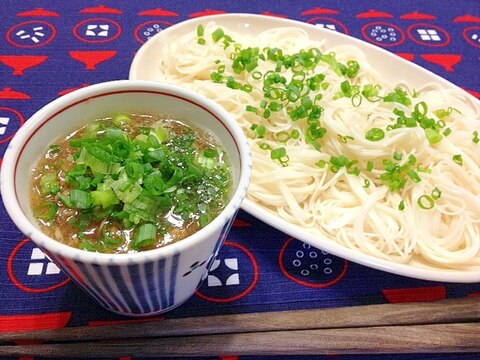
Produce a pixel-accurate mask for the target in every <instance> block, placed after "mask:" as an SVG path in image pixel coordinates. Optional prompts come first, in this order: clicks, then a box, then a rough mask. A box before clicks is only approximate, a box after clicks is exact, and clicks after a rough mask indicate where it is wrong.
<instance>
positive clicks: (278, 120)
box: [159, 23, 480, 269]
mask: <svg viewBox="0 0 480 360" xmlns="http://www.w3.org/2000/svg"><path fill="white" fill-rule="evenodd" d="M216 28H217V26H216V25H215V24H212V23H209V24H206V25H205V33H209V32H210V33H211V32H212V31H214V30H215V29H216ZM225 33H228V34H229V35H230V36H231V37H232V38H233V39H234V40H235V41H236V42H238V43H240V44H241V45H242V47H243V48H247V47H250V46H251V47H259V48H260V49H262V48H265V47H276V48H281V49H283V50H284V52H285V53H289V54H291V53H295V52H297V51H299V50H301V49H309V48H312V47H315V48H318V49H320V50H321V51H322V52H324V53H330V52H334V53H335V54H336V58H337V60H338V61H340V62H346V61H347V60H356V61H358V63H359V64H360V72H359V73H358V75H357V76H356V77H355V79H354V84H358V85H361V86H363V85H365V84H369V83H373V84H380V85H381V86H382V91H384V92H385V93H386V92H388V91H391V90H392V89H394V88H395V87H397V86H401V87H402V88H403V89H405V90H406V91H407V92H408V93H409V94H410V96H412V95H413V93H414V91H415V97H416V98H415V102H420V101H425V103H426V104H428V115H430V116H432V117H433V116H434V115H433V113H434V111H436V110H438V109H446V108H447V107H451V108H454V109H456V110H458V111H453V112H452V113H451V114H450V115H449V116H447V117H446V118H444V119H443V120H444V121H445V123H446V124H445V125H446V126H447V127H449V128H451V130H452V132H451V134H450V135H449V136H447V137H444V138H443V139H442V141H440V142H439V143H436V144H430V143H429V141H428V140H427V139H426V137H425V133H424V129H422V128H421V127H419V126H417V127H412V128H405V127H403V128H399V129H393V130H391V131H387V132H386V136H385V138H383V139H382V140H380V141H377V142H372V141H369V140H366V139H365V132H366V131H367V130H368V129H370V128H372V127H377V128H385V127H386V126H387V125H388V124H391V123H392V117H394V116H393V113H392V111H393V109H394V108H398V109H400V110H403V111H405V113H407V114H408V113H410V112H411V110H412V109H411V108H408V107H406V106H404V105H402V104H398V103H386V102H383V101H375V102H370V101H362V102H361V104H360V106H353V105H352V100H351V99H350V98H340V99H336V100H333V96H334V94H335V93H337V92H338V91H339V87H340V82H341V79H340V78H339V77H338V76H337V75H336V74H335V73H334V72H333V71H332V69H331V68H330V67H329V66H328V65H327V64H323V65H319V66H318V68H317V71H318V72H322V73H324V74H326V79H325V81H328V82H330V84H331V86H330V87H329V88H328V89H327V90H326V91H323V98H322V101H321V105H322V106H323V108H324V113H323V114H322V115H321V124H322V126H323V127H325V128H326V129H327V133H326V135H325V137H324V138H322V140H321V144H322V147H321V150H320V151H318V150H316V149H315V148H314V147H313V146H312V145H311V144H309V143H308V142H306V141H305V138H304V137H303V136H301V137H300V138H298V139H293V138H290V139H289V140H288V141H287V142H286V143H285V144H282V146H285V148H286V150H287V154H288V157H289V161H288V165H287V166H282V164H280V163H279V162H278V161H273V160H272V159H271V158H270V152H269V151H266V150H263V149H262V148H261V147H260V144H262V143H267V144H269V145H271V146H272V147H278V140H277V138H276V136H275V134H278V133H279V132H284V131H287V132H290V131H291V130H292V129H297V130H299V131H300V133H302V134H304V133H305V130H306V123H305V122H304V121H296V122H292V121H291V120H290V119H289V118H288V116H287V114H286V110H285V109H283V110H282V111H279V112H277V113H272V116H271V117H270V119H269V120H268V121H267V120H265V119H263V118H261V117H259V116H257V115H255V114H254V113H252V112H248V111H245V109H246V106H247V105H255V106H258V104H259V103H260V101H261V99H262V97H263V91H262V87H261V86H262V83H261V82H260V81H257V82H255V81H252V79H251V78H249V76H250V75H249V74H248V73H242V74H240V75H237V74H235V73H233V72H232V70H231V69H230V68H229V67H228V65H227V67H226V70H225V74H226V75H232V76H235V77H236V78H237V79H238V80H239V81H242V82H249V83H250V84H251V85H252V86H253V90H252V91H251V92H250V93H247V92H245V91H240V90H234V89H230V88H228V87H226V86H225V85H224V84H216V83H214V82H213V81H212V80H211V78H210V74H211V72H212V71H215V70H217V68H218V61H217V60H220V62H221V63H224V64H229V63H231V60H230V58H229V56H230V53H231V50H228V49H227V50H225V49H224V48H223V46H219V45H218V44H215V43H213V42H212V41H211V40H209V39H208V37H207V36H206V38H207V42H206V44H204V45H199V44H198V43H197V42H198V38H197V34H196V33H195V32H192V33H191V34H187V35H184V36H183V37H181V38H179V39H177V41H175V42H171V43H169V44H166V45H164V47H163V48H162V49H161V50H160V54H161V56H159V58H160V59H161V62H160V63H159V67H160V69H161V71H162V72H163V75H164V78H163V80H166V81H168V82H173V83H178V84H182V85H185V86H188V87H190V88H193V89H194V90H196V91H198V92H200V93H202V94H204V95H206V96H207V97H209V98H211V99H214V100H215V101H216V102H217V103H218V104H220V105H221V106H223V107H224V108H225V109H226V110H228V111H229V112H230V113H231V114H232V115H233V116H234V117H235V119H236V120H237V122H238V124H240V125H241V127H242V128H243V129H244V131H245V133H246V134H247V135H249V141H250V142H251V149H252V153H253V157H254V166H253V178H252V182H251V185H250V187H249V191H248V198H249V199H250V200H252V201H254V202H255V203H257V204H259V205H261V206H262V207H264V208H266V209H268V210H270V211H272V212H273V213H275V214H277V215H278V216H279V217H281V218H283V219H285V220H286V221H288V222H289V223H292V224H297V225H300V226H302V227H303V228H305V229H307V230H308V231H311V232H313V233H314V234H321V235H322V236H325V237H327V238H329V239H332V240H334V241H336V242H338V243H340V244H343V245H344V246H346V247H348V248H352V249H358V250H359V251H362V252H364V253H367V254H371V255H374V256H376V257H379V258H382V259H387V260H390V261H394V262H399V263H408V262H409V261H411V259H412V257H418V256H420V257H421V258H423V260H426V261H427V262H430V263H435V264H436V265H441V266H444V267H449V268H455V269H461V268H462V267H467V266H472V265H480V166H479V164H480V144H478V143H475V142H473V141H472V131H474V130H477V131H479V130H480V120H479V118H480V116H479V115H480V114H479V110H478V106H476V105H475V104H474V103H473V101H475V100H472V99H471V98H470V97H469V96H466V95H465V94H464V93H463V92H462V91H457V90H452V89H448V90H444V89H442V88H441V87H440V86H438V85H435V84H427V85H425V86H424V87H423V88H416V89H411V88H410V87H409V86H408V84H406V83H402V84H384V83H383V81H382V77H381V74H379V73H378V72H377V71H376V70H375V69H373V68H372V67H371V66H370V65H369V64H368V62H367V61H366V59H365V56H364V54H363V53H362V52H361V51H360V50H359V49H357V48H355V47H352V46H337V47H331V48H328V49H327V48H325V46H324V44H322V43H321V42H314V41H312V40H310V39H309V38H308V36H307V34H306V33H305V32H304V31H302V30H301V29H297V28H278V29H272V30H269V31H265V32H263V33H261V34H259V35H258V36H250V35H245V34H240V33H235V32H232V31H229V30H228V29H225ZM216 61H217V63H216ZM267 65H268V66H269V67H267ZM258 70H259V71H260V72H262V73H265V72H267V71H268V70H271V64H267V63H266V62H265V63H263V62H260V63H259V68H258ZM286 76H288V74H286ZM417 96H418V97H417ZM364 100H365V99H364ZM252 124H257V125H260V124H261V125H264V126H265V127H266V130H267V136H266V138H258V137H255V136H253V135H252V130H251V126H252ZM339 135H340V136H339ZM342 136H343V137H347V138H348V139H353V140H350V141H345V142H344V141H340V137H342ZM394 152H399V153H401V154H403V155H404V156H403V157H402V159H403V160H402V161H401V163H402V162H405V161H406V159H407V157H408V155H410V154H412V155H414V156H415V157H416V159H417V163H418V164H421V165H422V166H423V168H425V169H429V170H430V173H427V172H426V173H422V174H421V177H422V181H420V182H419V183H415V182H412V181H409V182H407V184H406V186H405V187H404V188H403V189H402V190H400V191H390V190H389V189H388V187H387V186H385V185H383V184H382V182H381V181H379V175H380V173H381V170H380V169H381V168H382V167H381V162H382V159H391V157H392V154H393V153H394ZM341 154H343V155H345V156H347V157H348V158H349V159H356V160H357V161H358V165H359V167H360V168H362V169H364V168H365V167H366V164H367V163H368V162H369V161H373V162H374V163H375V168H374V170H373V171H371V172H368V171H362V172H361V174H360V175H358V176H354V175H352V174H348V173H347V172H346V169H345V168H341V169H340V170H339V171H338V172H336V173H335V172H332V171H331V170H330V169H329V168H328V166H324V167H323V168H322V167H319V166H318V163H319V160H322V159H323V160H325V161H326V162H328V161H329V159H330V158H331V156H339V155H341ZM458 154H461V157H462V159H463V164H462V165H461V166H460V165H459V164H458V163H456V162H455V161H453V160H452V157H453V156H454V155H458ZM366 179H368V180H367V182H369V184H370V186H368V187H366V186H365V184H366ZM435 188H437V189H440V190H441V197H440V198H439V199H437V200H436V201H435V206H434V207H433V208H431V209H428V210H426V209H423V208H421V207H420V206H418V204H417V201H418V198H419V197H420V196H422V195H423V194H430V193H431V192H432V191H433V190H434V189H435ZM402 201H403V204H404V209H403V210H400V209H399V203H400V202H402Z"/></svg>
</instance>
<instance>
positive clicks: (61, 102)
mask: <svg viewBox="0 0 480 360" xmlns="http://www.w3.org/2000/svg"><path fill="white" fill-rule="evenodd" d="M118 91H125V92H132V91H133V92H134V91H153V92H156V93H158V95H162V94H164V95H165V94H166V95H174V96H177V97H179V98H180V99H181V100H183V101H188V102H190V103H193V104H194V105H195V106H199V107H201V108H203V109H204V110H206V111H207V112H209V113H210V114H212V115H213V116H214V117H216V118H217V119H218V120H219V121H220V122H221V123H222V124H223V126H224V127H225V128H226V129H227V131H228V132H229V133H230V134H231V137H232V139H233V141H234V142H235V143H236V145H237V149H238V154H239V162H240V169H239V170H240V171H239V176H238V185H237V187H236V189H234V191H233V192H232V195H231V197H230V200H229V202H228V204H227V205H226V206H225V208H224V209H223V210H222V211H221V212H220V214H218V215H217V217H216V218H215V219H213V220H212V221H211V222H210V223H209V224H208V225H207V226H205V227H204V228H202V229H200V230H199V231H197V232H195V233H194V234H192V235H190V236H188V237H187V238H185V239H182V240H181V241H178V242H175V243H172V244H169V245H167V246H164V247H161V248H157V249H152V250H146V251H140V252H136V253H125V254H107V253H98V252H89V251H85V250H81V249H77V248H74V247H71V246H69V245H66V244H63V243H61V242H59V241H57V240H54V239H52V238H50V237H49V236H47V235H45V234H44V233H43V232H42V231H41V230H40V229H38V228H37V227H36V226H35V225H34V224H33V223H32V222H31V221H30V220H29V219H28V217H27V216H26V214H25V213H24V211H23V209H22V208H21V206H20V204H19V202H18V199H17V196H16V192H15V178H16V171H15V169H16V164H17V162H18V159H20V157H21V156H22V152H23V148H24V146H25V145H26V144H27V143H28V142H29V141H30V140H32V139H34V137H35V136H36V134H35V132H36V130H37V129H38V128H39V127H40V126H41V125H42V124H43V123H44V122H46V120H48V119H49V118H53V117H55V116H56V115H57V114H58V112H59V110H60V109H65V108H66V107H68V106H71V107H74V106H76V105H78V104H79V103H83V102H85V100H87V99H90V98H92V97H95V96H100V95H102V94H103V95H105V94H108V93H111V92H118ZM62 111H63V110H62ZM61 134H63V132H59V133H57V134H56V136H55V137H57V136H60V135H61ZM55 137H52V139H51V140H54V138H55ZM251 169H252V158H251V154H250V148H249V145H248V141H247V139H246V136H245V134H244V133H243V131H242V129H241V128H240V126H239V125H238V124H237V123H236V122H235V121H234V119H233V118H232V116H231V115H230V114H229V113H228V112H227V111H226V110H225V109H223V108H222V107H221V106H220V105H218V104H217V103H215V102H214V101H213V100H210V99H208V98H207V97H206V96H203V95H201V94H198V93H196V92H194V91H193V90H190V89H187V88H186V87H183V86H180V85H174V84H170V83H166V82H159V81H150V80H113V81H107V82H101V83H97V84H93V85H89V86H87V87H83V88H80V89H77V90H74V91H72V92H70V93H68V94H65V95H63V96H61V97H59V98H56V99H55V100H53V101H51V102H49V103H48V104H46V105H45V106H43V107H42V108H41V109H39V110H38V111H36V112H35V113H34V114H33V115H32V116H30V118H29V119H28V120H27V121H26V122H25V124H24V125H23V126H22V127H20V129H19V130H18V131H17V132H16V134H15V135H14V137H13V138H12V140H11V141H10V143H9V145H8V147H7V150H6V151H5V154H4V157H3V161H2V166H1V171H0V191H1V194H2V198H3V203H4V206H5V208H6V210H7V213H8V214H9V216H10V218H11V219H12V221H13V222H14V224H15V225H16V226H17V227H18V229H19V230H20V231H21V232H22V233H23V234H25V235H26V236H27V237H29V238H30V239H31V240H32V241H33V242H34V243H35V244H36V245H38V246H39V247H40V248H42V249H44V250H46V251H47V252H48V253H51V254H53V255H57V256H61V257H64V258H66V259H71V260H75V261H80V262H83V263H90V264H114V265H125V264H138V263H143V262H146V261H151V260H153V259H158V258H168V257H172V256H174V255H176V254H179V253H181V252H183V251H185V250H187V249H189V248H191V247H195V246H198V245H199V244H200V243H201V242H203V241H205V238H206V237H208V236H209V233H210V232H211V231H212V230H213V231H214V230H215V229H218V228H220V229H221V228H223V227H224V226H225V225H226V224H228V222H229V220H230V219H231V218H232V219H233V218H234V217H235V215H236V212H237V211H238V209H239V208H240V205H241V202H242V200H243V198H244V197H245V195H246V189H247V187H248V184H249V181H250V177H251ZM47 255H48V254H47Z"/></svg>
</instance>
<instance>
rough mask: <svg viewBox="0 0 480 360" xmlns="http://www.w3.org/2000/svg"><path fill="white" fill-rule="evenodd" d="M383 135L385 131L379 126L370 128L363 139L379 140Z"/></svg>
mask: <svg viewBox="0 0 480 360" xmlns="http://www.w3.org/2000/svg"><path fill="white" fill-rule="evenodd" d="M384 137H385V132H384V131H383V130H382V129H380V128H371V129H370V130H368V131H367V132H366V134H365V139H367V140H370V141H380V140H382V139H383V138H384Z"/></svg>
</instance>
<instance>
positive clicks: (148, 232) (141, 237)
mask: <svg viewBox="0 0 480 360" xmlns="http://www.w3.org/2000/svg"><path fill="white" fill-rule="evenodd" d="M156 240H157V227H156V226H155V225H154V224H151V223H145V224H142V225H140V226H139V227H138V229H136V234H135V238H134V247H136V248H144V247H147V246H151V245H153V244H154V243H155V241H156Z"/></svg>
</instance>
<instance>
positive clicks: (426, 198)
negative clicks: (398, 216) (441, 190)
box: [417, 195, 435, 210]
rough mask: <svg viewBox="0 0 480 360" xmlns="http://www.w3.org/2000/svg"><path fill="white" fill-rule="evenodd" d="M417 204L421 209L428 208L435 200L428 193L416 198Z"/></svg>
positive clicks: (430, 207) (431, 206) (432, 205)
mask: <svg viewBox="0 0 480 360" xmlns="http://www.w3.org/2000/svg"><path fill="white" fill-rule="evenodd" d="M417 204H418V206H420V208H421V209H423V210H430V209H432V208H433V207H434V206H435V200H433V198H432V197H431V196H430V195H422V196H420V197H419V198H418V200H417Z"/></svg>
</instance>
